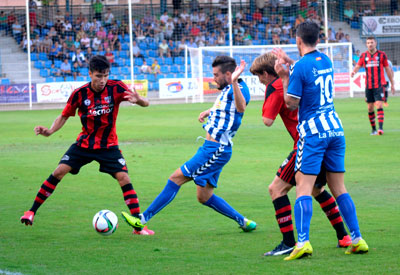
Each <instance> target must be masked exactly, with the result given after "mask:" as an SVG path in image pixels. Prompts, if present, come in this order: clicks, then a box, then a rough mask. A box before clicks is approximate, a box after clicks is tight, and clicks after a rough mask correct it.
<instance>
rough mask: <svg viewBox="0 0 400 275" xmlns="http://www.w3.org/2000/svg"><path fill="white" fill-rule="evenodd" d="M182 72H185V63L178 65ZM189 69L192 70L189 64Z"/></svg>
mask: <svg viewBox="0 0 400 275" xmlns="http://www.w3.org/2000/svg"><path fill="white" fill-rule="evenodd" d="M178 68H179V72H180V73H185V65H180V66H178ZM188 70H190V66H188Z"/></svg>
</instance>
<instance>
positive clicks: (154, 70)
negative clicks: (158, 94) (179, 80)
mask: <svg viewBox="0 0 400 275" xmlns="http://www.w3.org/2000/svg"><path fill="white" fill-rule="evenodd" d="M150 73H152V74H154V77H155V78H156V79H157V76H158V75H159V74H160V73H161V67H160V65H158V61H157V59H155V60H154V61H153V64H152V65H151V70H150Z"/></svg>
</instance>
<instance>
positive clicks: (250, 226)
mask: <svg viewBox="0 0 400 275" xmlns="http://www.w3.org/2000/svg"><path fill="white" fill-rule="evenodd" d="M244 222H245V225H243V226H240V228H241V229H242V230H243V231H244V232H251V231H253V230H256V227H257V224H256V222H255V221H252V220H248V219H245V220H244Z"/></svg>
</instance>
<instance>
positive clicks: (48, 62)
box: [44, 60, 53, 69]
mask: <svg viewBox="0 0 400 275" xmlns="http://www.w3.org/2000/svg"><path fill="white" fill-rule="evenodd" d="M51 64H53V62H52V61H51V60H47V61H45V62H44V67H45V68H46V69H50V68H51Z"/></svg>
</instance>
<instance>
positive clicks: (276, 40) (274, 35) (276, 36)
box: [272, 32, 281, 45]
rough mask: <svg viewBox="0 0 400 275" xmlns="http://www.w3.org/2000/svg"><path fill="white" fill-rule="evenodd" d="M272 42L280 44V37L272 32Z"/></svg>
mask: <svg viewBox="0 0 400 275" xmlns="http://www.w3.org/2000/svg"><path fill="white" fill-rule="evenodd" d="M272 44H274V45H280V44H281V38H280V36H279V34H277V33H275V32H272Z"/></svg>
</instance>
